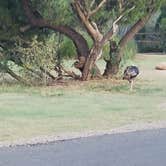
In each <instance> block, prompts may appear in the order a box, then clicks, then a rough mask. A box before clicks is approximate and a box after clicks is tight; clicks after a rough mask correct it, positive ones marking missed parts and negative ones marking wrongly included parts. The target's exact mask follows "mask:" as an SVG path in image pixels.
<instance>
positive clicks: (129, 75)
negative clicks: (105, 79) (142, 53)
mask: <svg viewBox="0 0 166 166" xmlns="http://www.w3.org/2000/svg"><path fill="white" fill-rule="evenodd" d="M138 74H139V69H138V67H137V66H127V67H126V69H125V70H124V73H123V80H128V81H129V83H130V91H132V90H133V84H134V79H135V78H136V77H137V75H138Z"/></svg>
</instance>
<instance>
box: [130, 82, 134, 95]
mask: <svg viewBox="0 0 166 166" xmlns="http://www.w3.org/2000/svg"><path fill="white" fill-rule="evenodd" d="M133 84H134V80H131V82H130V91H131V92H132V91H133Z"/></svg>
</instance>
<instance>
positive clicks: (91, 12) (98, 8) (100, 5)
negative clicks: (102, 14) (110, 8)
mask: <svg viewBox="0 0 166 166" xmlns="http://www.w3.org/2000/svg"><path fill="white" fill-rule="evenodd" d="M106 2H107V0H102V1H101V2H100V3H99V5H98V6H97V7H96V8H95V9H94V10H92V11H89V13H88V17H89V18H90V17H91V16H93V15H94V14H95V13H97V12H98V11H99V10H100V9H101V8H102V7H103V5H104V4H105V3H106Z"/></svg>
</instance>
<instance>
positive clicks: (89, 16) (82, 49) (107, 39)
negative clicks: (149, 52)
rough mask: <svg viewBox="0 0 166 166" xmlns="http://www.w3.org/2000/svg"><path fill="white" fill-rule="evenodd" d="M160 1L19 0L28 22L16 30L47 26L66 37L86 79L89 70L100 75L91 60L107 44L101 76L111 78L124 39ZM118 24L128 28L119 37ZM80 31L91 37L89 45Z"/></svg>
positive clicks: (93, 59)
mask: <svg viewBox="0 0 166 166" xmlns="http://www.w3.org/2000/svg"><path fill="white" fill-rule="evenodd" d="M164 1H165V0H137V1H135V0H68V1H66V0H59V1H55V0H50V1H46V0H22V5H23V10H24V13H25V16H26V17H27V18H28V22H27V25H26V26H22V27H21V28H20V30H21V31H22V32H25V31H27V30H29V29H30V28H40V29H41V28H47V29H51V30H54V31H55V32H59V33H62V34H64V35H65V36H67V37H69V38H70V39H71V40H72V41H73V43H74V44H75V46H76V51H77V57H78V61H76V62H75V67H76V68H78V69H79V70H80V71H81V72H82V80H88V79H90V78H91V77H92V73H94V72H92V71H95V73H96V75H97V76H99V77H100V76H101V74H100V70H99V69H98V67H97V65H96V64H95V62H96V60H97V59H98V58H100V56H101V55H102V51H103V48H104V46H105V45H106V44H108V43H109V45H110V57H109V59H107V60H106V68H105V71H104V73H103V75H104V76H106V77H111V76H113V75H115V74H117V72H118V70H119V64H120V61H121V59H122V57H123V55H124V54H123V49H124V47H125V46H126V44H127V42H128V41H130V40H131V39H132V38H133V37H134V36H135V34H136V33H137V32H138V31H139V30H140V29H141V28H143V27H144V25H145V24H146V22H147V21H148V20H149V18H150V17H151V16H152V15H153V13H154V12H155V11H156V10H157V9H158V8H159V6H160V5H161V3H163V2H164ZM59 5H60V6H59ZM68 9H71V10H68ZM66 18H68V19H66ZM67 20H69V21H67ZM24 22H26V21H25V20H24ZM122 26H124V27H125V26H126V27H128V31H126V33H124V34H123V35H121V36H119V34H118V30H119V27H122ZM74 27H76V28H74ZM82 31H85V32H87V34H88V35H89V36H90V37H91V39H92V45H91V46H89V45H88V42H87V40H86V38H85V37H84V35H83V33H82ZM115 38H116V41H115ZM117 38H118V40H117Z"/></svg>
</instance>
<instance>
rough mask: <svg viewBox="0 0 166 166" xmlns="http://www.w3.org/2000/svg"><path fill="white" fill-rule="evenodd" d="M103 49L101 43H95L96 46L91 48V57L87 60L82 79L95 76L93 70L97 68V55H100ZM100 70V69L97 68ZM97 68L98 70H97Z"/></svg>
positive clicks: (99, 74)
mask: <svg viewBox="0 0 166 166" xmlns="http://www.w3.org/2000/svg"><path fill="white" fill-rule="evenodd" d="M101 51H102V46H101V45H100V43H99V42H98V43H95V45H94V47H93V48H92V49H91V52H90V54H89V57H88V58H87V60H86V63H85V66H84V69H83V73H82V80H83V81H87V80H89V79H90V78H91V77H93V70H96V69H95V68H94V67H95V62H96V59H97V57H98V56H99V55H100V53H101ZM97 70H98V69H97ZM97 70H96V72H97ZM97 75H98V77H101V73H100V72H99V70H98V72H97Z"/></svg>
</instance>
